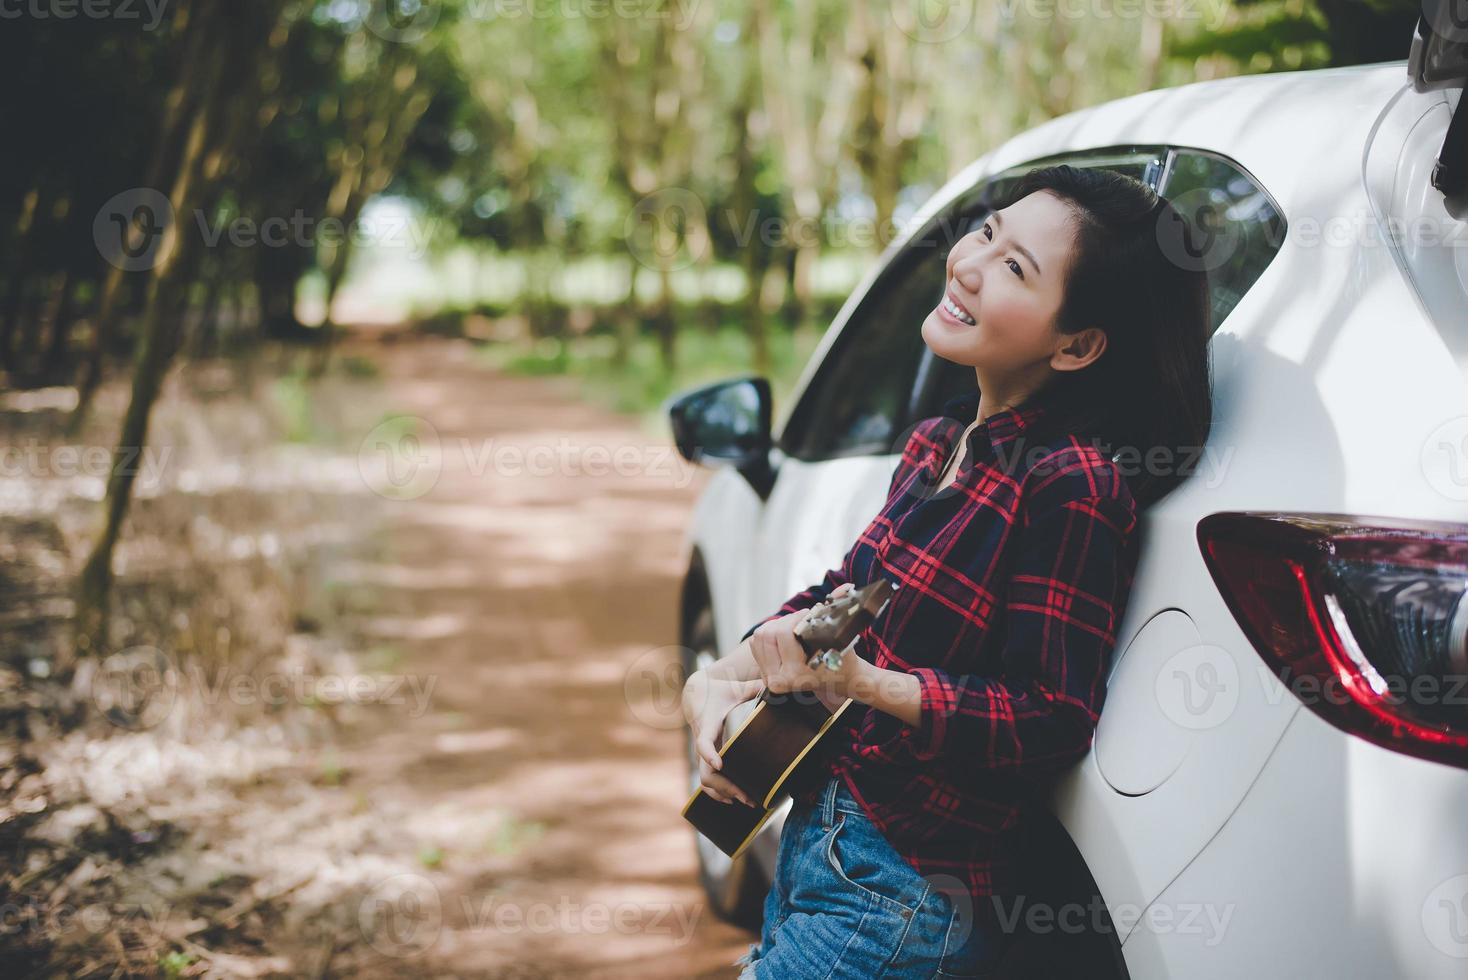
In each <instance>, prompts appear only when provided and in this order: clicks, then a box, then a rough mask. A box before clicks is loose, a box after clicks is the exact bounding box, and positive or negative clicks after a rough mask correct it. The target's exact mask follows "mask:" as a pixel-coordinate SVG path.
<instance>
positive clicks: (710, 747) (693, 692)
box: [683, 670, 764, 806]
mask: <svg viewBox="0 0 1468 980" xmlns="http://www.w3.org/2000/svg"><path fill="white" fill-rule="evenodd" d="M763 688H764V682H763V681H762V680H760V679H759V678H755V679H753V680H747V681H736V680H727V679H724V678H720V677H709V676H708V675H707V674H706V673H705V672H704V671H702V670H696V671H694V672H693V673H692V674H691V675H689V678H688V681H687V683H685V684H684V685H683V717H684V719H685V720H686V721H687V722H688V727H689V728H690V729H691V730H692V732H693V745H694V749H695V751H696V752H697V753H698V777H699V784H700V786H701V787H702V789H703V791H704V792H705V793H707V794H708V795H709V796H712V797H713V798H714V799H716V800H718V801H719V802H720V803H732V802H733V801H734V800H739V801H740V802H741V803H744V804H746V805H748V806H755V802H754V801H753V800H751V799H750V798H749V797H748V796H747V795H746V794H745V793H744V791H743V790H741V789H740V788H739V787H738V786H735V785H734V783H733V782H731V781H730V780H729V779H728V778H726V777H725V776H723V775H721V774H720V773H719V771H718V770H719V769H720V768H721V767H722V766H723V759H721V758H720V757H719V743H720V742H722V741H723V734H724V720H725V719H726V718H727V717H728V716H729V712H730V711H731V710H733V708H734V707H735V705H739V704H743V703H744V702H745V701H749V700H751V699H753V698H757V697H759V693H760V691H761V690H762V689H763Z"/></svg>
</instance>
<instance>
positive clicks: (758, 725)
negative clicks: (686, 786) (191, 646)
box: [683, 579, 893, 858]
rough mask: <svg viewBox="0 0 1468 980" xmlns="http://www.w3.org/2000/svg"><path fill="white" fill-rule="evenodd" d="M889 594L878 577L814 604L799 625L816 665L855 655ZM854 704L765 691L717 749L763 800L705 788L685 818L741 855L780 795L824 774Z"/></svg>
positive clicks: (736, 777) (733, 777)
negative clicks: (731, 797)
mask: <svg viewBox="0 0 1468 980" xmlns="http://www.w3.org/2000/svg"><path fill="white" fill-rule="evenodd" d="M892 592H893V587H892V585H891V584H890V583H888V582H887V581H886V580H885V579H877V580H876V581H874V582H872V583H871V584H870V585H867V586H864V587H863V588H861V589H857V590H855V591H853V592H851V593H848V594H846V595H844V596H842V597H840V598H839V599H834V600H828V601H827V602H825V603H820V604H818V605H817V606H815V607H814V608H813V609H812V613H811V615H810V616H809V617H807V619H806V620H805V621H804V622H802V623H801V624H800V625H801V627H805V626H807V625H808V624H809V628H808V629H805V630H801V629H800V627H797V638H798V639H799V640H800V643H801V646H802V647H803V648H804V649H805V651H806V653H807V654H808V655H810V656H811V666H812V668H813V669H816V670H819V669H821V667H820V664H821V662H822V661H823V660H825V661H827V663H828V665H829V666H831V667H832V669H834V667H835V665H836V664H839V658H840V657H842V656H856V653H855V652H854V651H852V650H850V649H849V647H850V645H851V643H852V641H854V640H855V638H856V634H857V633H859V632H860V631H861V630H862V629H865V628H866V626H867V624H868V623H870V622H871V621H872V620H873V619H875V618H876V615H877V613H878V612H880V611H881V608H882V606H884V605H885V604H886V602H887V599H888V598H889V597H890V596H891V594H892ZM832 651H840V652H839V653H832ZM832 657H835V658H836V659H835V660H834V661H832V660H831V658H832ZM854 705H857V702H856V701H854V700H852V699H851V698H847V699H846V700H845V701H844V702H843V703H842V704H841V705H839V706H838V707H837V708H836V709H835V710H834V711H833V710H831V709H830V708H828V707H826V705H825V704H824V703H823V702H822V701H821V700H820V698H819V697H817V695H816V693H815V692H814V691H792V692H789V693H786V694H771V693H770V691H769V690H768V689H766V690H764V691H762V692H761V693H760V695H759V697H758V698H756V699H755V706H754V710H752V711H751V712H749V714H748V715H746V716H745V718H744V720H743V721H742V722H741V723H740V724H739V726H738V728H736V729H735V730H734V731H733V732H732V733H731V732H729V731H728V726H727V723H726V730H725V735H724V741H723V744H722V747H721V748H720V750H719V757H720V758H721V759H722V760H723V766H722V767H721V768H720V769H719V773H720V775H722V776H724V777H725V778H726V779H728V780H730V781H731V782H732V783H734V785H736V786H738V787H739V788H740V789H741V790H743V791H744V793H745V794H746V795H747V796H749V798H750V799H753V800H756V801H758V802H759V804H760V805H759V806H757V807H751V806H747V805H745V804H744V803H740V802H738V801H735V802H733V803H720V802H719V801H718V800H716V799H714V798H713V797H712V796H709V795H708V794H707V793H705V792H704V791H703V789H702V787H700V788H699V789H697V790H695V791H694V793H693V795H692V796H691V797H689V799H688V802H687V803H685V804H684V805H683V816H684V818H685V819H687V820H688V821H689V822H690V823H692V824H693V826H694V827H695V828H697V830H698V832H699V833H701V834H703V835H704V836H705V837H707V838H708V839H709V840H710V841H712V842H713V843H714V845H715V846H716V847H718V848H719V850H721V851H723V852H724V853H725V854H727V855H729V856H730V857H731V858H736V857H738V856H739V855H740V854H742V853H743V852H744V849H745V848H746V847H748V846H749V843H750V841H752V840H754V838H755V835H757V834H758V833H759V832H760V830H761V828H763V827H764V825H765V822H766V821H768V820H769V819H770V815H771V814H772V813H773V812H774V810H775V808H776V807H777V805H778V801H779V800H780V798H781V797H783V796H785V795H787V794H788V795H798V794H799V793H801V792H803V791H805V790H806V789H808V788H810V787H811V785H812V784H813V783H814V782H815V781H817V780H819V779H821V778H822V777H823V776H824V775H825V773H826V770H827V764H828V762H829V761H830V758H831V753H832V751H833V749H834V744H833V742H834V739H835V738H838V737H841V733H842V732H843V731H844V730H845V728H846V727H847V726H846V719H847V716H848V713H849V712H852V711H855V710H858V708H857V707H853V706H854ZM736 710H737V709H736Z"/></svg>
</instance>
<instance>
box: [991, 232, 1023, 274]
mask: <svg viewBox="0 0 1468 980" xmlns="http://www.w3.org/2000/svg"><path fill="white" fill-rule="evenodd" d="M983 232H984V237H985V238H987V239H989V240H990V241H993V240H994V232H992V231H990V230H989V222H987V221H986V222H984V228H983ZM1009 268H1010V269H1011V270H1013V271H1014V274H1015V275H1017V276H1019V277H1020V278H1021V279H1023V278H1024V277H1025V274H1024V271H1023V270H1021V269H1020V267H1019V263H1018V262H1016V261H1015V260H1014V259H1010V260H1009Z"/></svg>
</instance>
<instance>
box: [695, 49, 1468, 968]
mask: <svg viewBox="0 0 1468 980" xmlns="http://www.w3.org/2000/svg"><path fill="white" fill-rule="evenodd" d="M1424 35H1427V36H1428V38H1429V40H1430V41H1431V47H1430V49H1428V45H1426V44H1425V43H1424ZM1449 37H1453V38H1455V40H1453V41H1451V42H1444V41H1442V40H1441V39H1440V38H1434V37H1431V35H1430V32H1428V31H1427V30H1426V27H1425V26H1423V25H1419V33H1418V36H1417V37H1416V38H1414V47H1413V54H1412V56H1411V57H1410V58H1409V59H1408V60H1407V61H1396V62H1388V63H1381V64H1373V65H1364V66H1356V67H1348V68H1339V69H1326V70H1318V71H1306V72H1287V73H1278V74H1269V75H1251V76H1244V77H1237V78H1228V79H1221V80H1214V81H1207V82H1200V83H1196V84H1191V85H1185V86H1181V87H1177V88H1172V89H1166V90H1162V91H1154V92H1147V93H1144V94H1140V95H1135V96H1132V97H1129V98H1124V99H1120V100H1117V101H1114V102H1110V103H1107V104H1105V105H1101V106H1097V107H1095V108H1091V109H1086V110H1082V111H1079V112H1075V113H1071V114H1070V115H1067V116H1064V117H1061V118H1058V119H1054V120H1051V121H1050V122H1048V123H1045V124H1044V125H1041V126H1039V127H1037V128H1035V129H1033V130H1031V131H1029V132H1026V133H1024V134H1022V135H1020V136H1017V137H1015V138H1014V139H1012V140H1010V141H1008V142H1007V143H1005V144H1004V145H1002V146H1000V147H998V148H997V149H995V150H993V151H992V152H990V153H988V154H986V155H985V156H983V157H982V158H980V159H979V160H977V161H975V162H974V163H973V164H972V165H971V166H969V167H968V168H966V169H965V170H964V171H963V172H962V173H961V174H960V175H959V176H957V177H956V178H954V179H953V180H952V181H951V182H950V183H949V184H948V185H947V186H946V187H944V188H943V190H942V191H940V192H939V193H938V194H937V196H936V197H934V198H933V199H932V200H931V201H930V202H929V203H928V204H927V205H926V206H925V207H924V208H923V209H922V211H921V212H920V215H919V218H918V219H917V220H916V221H914V222H913V223H912V224H911V225H909V229H910V231H909V233H908V234H907V235H906V237H904V238H903V239H901V240H900V241H896V242H894V243H893V244H892V245H891V247H889V248H888V249H887V250H886V251H885V252H884V254H883V256H882V258H881V260H880V261H879V262H878V264H877V267H876V268H875V269H874V270H873V271H872V272H871V273H870V274H869V275H868V276H867V277H866V279H865V280H864V281H863V283H862V284H861V285H860V286H859V287H858V288H857V289H856V291H855V292H854V293H853V294H852V296H851V297H850V298H849V299H848V301H847V302H846V304H845V305H844V306H843V308H842V309H841V311H840V313H839V314H838V315H837V317H836V319H835V321H834V322H833V323H832V325H831V327H830V329H829V331H828V332H827V334H826V335H825V338H824V340H823V341H822V343H821V345H820V347H819V349H818V350H817V351H816V353H815V354H814V356H813V357H812V359H811V362H810V363H809V365H808V366H807V367H806V370H805V372H804V374H803V376H802V379H801V381H800V383H799V386H798V388H797V391H796V395H795V398H794V402H793V406H792V407H791V408H790V410H789V412H788V414H787V415H786V416H785V418H784V419H783V422H782V424H780V425H779V426H778V427H774V426H772V424H771V422H772V413H771V406H770V397H769V388H768V385H766V384H764V383H763V382H762V381H761V380H760V379H750V378H744V379H736V380H733V381H729V382H723V383H720V384H718V385H711V386H707V387H705V388H701V389H699V390H697V391H694V392H690V393H687V394H685V395H683V396H681V397H680V398H679V399H678V400H676V401H674V402H672V403H670V406H669V410H670V414H671V415H672V416H673V422H674V430H675V435H676V436H677V439H678V441H679V444H680V449H681V450H682V451H683V452H684V453H685V455H687V456H688V457H689V458H691V459H694V460H698V461H702V462H704V463H706V464H717V465H718V467H719V468H718V471H717V472H716V473H715V474H714V475H713V477H712V478H711V480H710V482H709V485H708V487H707V489H706V491H705V492H704V494H703V495H702V497H701V499H700V500H699V502H698V505H697V508H696V511H695V514H694V517H693V520H692V523H691V527H690V528H689V530H688V533H687V536H686V548H687V561H688V565H687V568H688V571H687V580H686V585H685V588H684V590H683V594H682V624H683V631H684V633H683V645H684V646H685V647H687V648H688V651H689V652H688V654H687V655H686V660H687V663H686V665H685V667H686V669H692V668H693V667H695V666H702V665H705V664H707V663H710V662H712V660H713V658H715V657H717V656H718V652H719V651H723V652H729V651H731V650H733V649H734V648H735V647H736V646H737V644H738V641H739V639H740V637H741V636H742V635H743V634H744V632H745V631H746V630H747V629H748V628H749V627H750V626H751V625H753V624H754V623H755V622H757V621H758V620H760V619H762V618H764V617H766V616H768V615H769V614H770V613H772V612H774V611H775V610H776V609H777V608H778V607H779V605H780V604H781V603H782V602H783V601H784V600H785V599H787V598H788V597H789V596H791V595H793V594H794V593H796V592H798V591H800V590H801V589H803V588H805V587H807V586H809V585H811V584H812V583H814V582H818V581H819V580H820V578H821V575H822V574H823V572H824V571H825V570H826V569H828V568H831V567H833V566H835V565H837V564H839V562H840V560H841V557H842V555H843V554H844V553H845V551H846V549H847V547H848V546H849V545H850V543H851V542H852V540H854V538H855V536H856V535H857V533H858V532H859V531H860V530H861V529H862V528H864V527H865V526H866V524H867V522H868V521H869V520H870V518H871V517H872V516H873V515H874V514H875V513H876V512H877V511H878V510H879V509H880V507H881V505H882V503H883V495H884V493H885V490H886V488H887V485H888V479H889V477H890V474H891V473H892V470H893V467H894V466H895V464H896V459H897V453H898V452H899V451H900V449H901V447H902V445H903V443H904V441H905V438H906V435H907V433H908V432H909V431H910V430H911V428H912V426H913V425H914V424H915V423H916V422H917V421H918V420H919V419H922V418H924V417H926V416H930V415H934V414H936V413H937V408H938V406H939V405H941V404H942V402H943V400H944V399H946V398H948V397H950V396H951V395H952V394H955V393H957V392H958V391H959V390H961V389H962V388H964V387H965V386H971V385H972V384H973V373H972V371H971V370H970V369H967V368H959V367H956V366H955V365H952V364H949V363H947V362H942V361H937V360H935V359H934V358H933V356H932V355H931V354H930V353H928V352H927V350H926V348H925V346H924V345H923V342H922V340H921V337H920V335H919V330H918V327H919V325H920V324H921V323H922V321H923V318H924V317H925V316H926V314H927V313H928V312H929V311H930V310H931V309H932V307H933V306H934V305H935V304H936V302H937V301H938V298H939V296H940V294H941V289H942V282H943V269H944V251H945V247H946V245H947V244H948V243H950V242H951V241H952V240H954V239H956V238H957V237H958V236H959V235H961V234H963V233H964V232H965V231H967V230H968V229H969V228H970V227H972V221H973V220H974V219H975V218H977V217H978V216H980V215H981V214H983V213H984V211H985V209H986V204H985V202H986V201H989V200H992V199H993V195H994V193H995V192H999V191H1002V190H1003V188H1004V186H1005V185H1006V182H1010V181H1013V180H1014V179H1016V177H1017V176H1019V175H1020V174H1022V173H1024V172H1025V171H1026V170H1028V169H1030V168H1032V167H1035V166H1037V165H1041V164H1051V163H1058V162H1064V163H1069V164H1071V165H1073V166H1077V167H1109V168H1115V169H1118V170H1121V171H1123V172H1125V173H1127V174H1130V175H1133V176H1135V177H1137V178H1139V179H1141V180H1144V181H1146V182H1148V183H1150V184H1151V185H1153V186H1154V187H1155V188H1156V189H1157V190H1158V191H1159V192H1160V193H1161V194H1163V195H1164V196H1165V197H1167V198H1169V199H1171V200H1173V201H1174V202H1175V203H1176V204H1177V205H1178V206H1179V207H1180V209H1182V210H1183V211H1184V213H1186V214H1188V215H1189V216H1193V217H1195V218H1196V219H1197V220H1198V221H1200V222H1201V223H1202V224H1203V225H1205V226H1206V227H1208V228H1210V229H1211V230H1212V234H1213V241H1212V243H1211V244H1210V247H1209V248H1208V249H1207V250H1206V251H1205V252H1204V253H1203V254H1202V255H1201V256H1197V258H1198V260H1199V261H1202V262H1205V263H1207V268H1208V271H1209V276H1210V280H1211V284H1212V294H1213V307H1214V321H1213V322H1214V323H1215V325H1216V330H1215V333H1214V337H1213V341H1212V345H1211V349H1212V360H1213V370H1214V376H1215V383H1216V391H1215V405H1214V429H1213V432H1212V434H1211V436H1210V439H1209V443H1208V445H1207V447H1206V449H1205V453H1204V458H1203V460H1202V463H1201V468H1200V469H1199V470H1198V471H1196V472H1195V473H1194V475H1192V476H1191V477H1189V478H1188V479H1187V480H1186V481H1185V482H1184V483H1183V484H1182V485H1181V486H1179V487H1178V488H1177V489H1176V490H1174V491H1173V492H1172V493H1171V494H1169V495H1168V496H1167V497H1165V498H1163V499H1162V500H1161V501H1160V502H1158V503H1157V504H1156V505H1154V506H1153V507H1151V508H1150V509H1148V510H1146V511H1145V512H1144V513H1143V515H1142V524H1141V534H1142V556H1141V564H1140V566H1139V569H1138V572H1137V578H1136V582H1135V588H1134V590H1133V592H1132V594H1131V596H1130V599H1129V601H1128V603H1127V609H1126V616H1125V618H1124V620H1123V622H1122V623H1121V626H1120V631H1119V633H1118V641H1117V646H1116V651H1115V654H1114V656H1113V659H1112V666H1111V671H1110V674H1109V687H1108V695H1107V701H1106V705H1105V709H1104V711H1103V712H1102V716H1101V721H1100V726H1099V729H1098V731H1097V733H1096V737H1095V741H1094V744H1093V746H1092V750H1091V752H1090V754H1089V755H1087V757H1086V758H1085V759H1084V760H1083V761H1082V762H1081V763H1080V764H1079V765H1078V766H1076V767H1075V768H1074V769H1072V770H1070V771H1068V772H1067V773H1066V774H1064V776H1063V777H1061V778H1060V779H1059V781H1058V782H1057V783H1056V784H1055V787H1054V792H1053V797H1052V798H1051V803H1052V806H1053V813H1054V817H1055V819H1054V820H1053V821H1050V820H1049V819H1048V817H1045V818H1042V819H1041V820H1040V821H1038V823H1039V824H1041V825H1040V826H1036V828H1035V833H1034V835H1033V841H1032V843H1031V845H1030V846H1029V848H1028V857H1027V860H1029V861H1030V862H1031V863H1032V865H1033V874H1034V889H1033V892H1032V898H1033V900H1035V901H1037V902H1039V903H1040V904H1041V905H1042V906H1043V905H1049V906H1051V912H1057V911H1058V913H1059V914H1058V915H1057V916H1056V918H1055V919H1054V920H1053V924H1052V920H1051V919H1046V918H1044V915H1043V914H1042V915H1039V916H1034V917H1031V918H1029V919H1028V920H1027V921H1026V922H1025V930H1024V938H1023V939H1022V941H1021V942H1020V943H1018V944H1016V952H1015V957H1016V962H1017V961H1019V960H1021V959H1023V960H1025V961H1027V962H1029V961H1035V962H1046V963H1049V964H1050V965H1051V967H1053V968H1055V972H1052V973H1050V974H1049V975H1055V976H1058V975H1065V976H1085V977H1092V978H1105V977H1126V976H1130V977H1132V978H1149V980H1150V978H1185V980H1208V978H1215V977H1216V978H1228V980H1237V978H1240V977H1250V978H1272V977H1279V978H1290V980H1298V978H1303V977H1312V978H1313V977H1331V978H1345V977H1360V978H1363V980H1365V978H1369V980H1384V978H1396V977H1410V978H1423V980H1425V978H1444V980H1446V978H1456V980H1461V978H1463V977H1468V685H1464V684H1463V683H1462V682H1463V680H1464V678H1465V676H1468V642H1465V633H1468V601H1465V599H1464V595H1465V592H1468V383H1465V368H1468V226H1465V223H1464V217H1465V215H1464V212H1463V210H1462V206H1461V203H1459V204H1458V205H1456V210H1455V211H1453V210H1452V209H1450V208H1449V207H1448V206H1447V205H1446V204H1445V200H1446V199H1445V196H1444V193H1443V191H1442V190H1440V189H1439V188H1438V186H1436V185H1435V183H1434V180H1435V179H1436V181H1437V183H1440V184H1441V185H1442V186H1443V187H1445V188H1447V189H1448V190H1450V191H1452V192H1453V196H1454V198H1455V199H1456V200H1457V201H1459V202H1461V200H1462V197H1463V188H1464V184H1465V166H1468V142H1465V136H1468V120H1465V119H1464V118H1462V117H1463V116H1464V115H1468V113H1461V114H1460V116H1459V118H1458V120H1457V128H1456V130H1454V132H1453V133H1452V135H1451V136H1450V135H1449V121H1450V120H1451V119H1453V112H1454V109H1455V108H1456V107H1457V106H1458V104H1459V100H1460V98H1461V96H1462V87H1463V77H1464V76H1465V75H1468V67H1465V64H1464V44H1463V42H1462V37H1463V33H1462V32H1459V33H1458V34H1456V35H1454V34H1453V33H1452V32H1449ZM1440 157H1441V158H1442V165H1441V166H1439V165H1438V164H1439V158H1440ZM1435 172H1436V178H1435ZM1419 232H1420V234H1419ZM689 756H690V785H691V786H692V787H696V786H697V775H696V769H695V768H694V767H693V765H692V762H693V755H692V749H691V746H690V751H689ZM785 806H786V807H787V808H788V800H787V801H786V804H785ZM783 815H784V814H783V811H782V812H780V813H778V814H777V815H776V816H775V817H774V818H772V819H771V820H770V821H769V822H768V823H767V824H766V826H765V829H764V830H763V831H762V832H761V834H760V837H759V838H758V839H757V840H756V841H755V842H754V843H753V844H752V845H751V847H750V848H749V849H747V850H746V851H745V852H744V853H743V854H742V855H741V857H740V859H739V860H738V861H735V862H731V861H730V860H729V859H728V858H726V857H725V856H724V855H723V854H722V853H721V852H720V851H719V850H718V849H716V848H714V847H713V846H712V845H711V844H710V843H709V842H708V841H706V840H704V839H702V838H701V837H698V836H697V835H696V834H695V835H694V836H695V838H696V839H697V840H698V848H699V857H700V862H701V866H702V872H703V877H704V884H705V886H706V888H707V889H708V893H709V896H710V900H711V902H712V903H713V905H714V907H715V908H716V909H717V910H719V911H720V912H721V913H722V914H724V915H725V916H727V917H729V918H732V919H734V920H735V921H741V922H743V923H745V924H747V925H751V926H753V925H755V924H757V922H758V919H759V915H760V903H761V901H762V900H763V897H764V893H765V891H766V889H767V887H768V882H769V880H770V877H771V874H772V872H773V866H774V856H775V853H776V849H777V845H778V837H777V835H778V833H779V829H780V826H781V824H782V821H783ZM1057 906H1058V909H1057V908H1056V907H1057ZM1100 909H1104V912H1102V911H1098V910H1100ZM1067 910H1069V914H1067ZM1042 912H1043V909H1042ZM1077 963H1079V964H1082V965H1080V966H1076V965H1075V964H1077ZM1059 964H1070V965H1069V966H1066V967H1065V969H1064V971H1061V970H1060V969H1059V966H1058V965H1059ZM1036 975H1046V974H1045V973H1044V972H1040V973H1037V974H1036Z"/></svg>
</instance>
